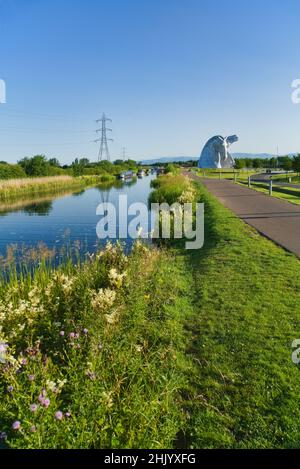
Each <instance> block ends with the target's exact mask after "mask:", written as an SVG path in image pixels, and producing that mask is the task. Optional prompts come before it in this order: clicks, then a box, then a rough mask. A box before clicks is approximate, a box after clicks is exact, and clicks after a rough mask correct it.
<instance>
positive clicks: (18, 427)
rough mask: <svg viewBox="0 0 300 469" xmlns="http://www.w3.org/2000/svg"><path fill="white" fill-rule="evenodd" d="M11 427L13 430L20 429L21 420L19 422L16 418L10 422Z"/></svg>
mask: <svg viewBox="0 0 300 469" xmlns="http://www.w3.org/2000/svg"><path fill="white" fill-rule="evenodd" d="M11 428H12V429H13V430H20V428H21V422H19V420H16V421H15V422H14V423H13V424H12V426H11Z"/></svg>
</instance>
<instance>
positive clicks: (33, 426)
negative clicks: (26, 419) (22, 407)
mask: <svg viewBox="0 0 300 469" xmlns="http://www.w3.org/2000/svg"><path fill="white" fill-rule="evenodd" d="M30 432H31V433H35V432H36V426H35V425H32V427H30Z"/></svg>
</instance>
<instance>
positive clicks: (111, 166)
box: [0, 155, 138, 179]
mask: <svg viewBox="0 0 300 469" xmlns="http://www.w3.org/2000/svg"><path fill="white" fill-rule="evenodd" d="M137 166H138V163H137V162H136V161H134V160H127V161H123V160H116V161H114V162H113V163H111V162H110V161H101V162H99V163H92V162H90V161H89V160H88V159H87V158H80V159H78V158H76V159H75V160H74V161H73V163H72V164H71V165H61V164H60V162H59V161H58V160H57V159H56V158H51V159H47V158H46V156H45V155H35V156H33V157H26V158H23V159H22V160H20V161H18V164H9V163H7V162H5V161H0V179H16V178H26V177H41V176H59V175H70V176H92V175H102V176H105V175H107V176H115V175H117V174H119V173H120V172H122V171H127V170H129V169H131V170H136V169H137Z"/></svg>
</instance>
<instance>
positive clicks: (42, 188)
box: [0, 175, 115, 201]
mask: <svg viewBox="0 0 300 469" xmlns="http://www.w3.org/2000/svg"><path fill="white" fill-rule="evenodd" d="M114 179H115V178H114V177H113V176H110V175H102V176H80V177H76V178H74V177H72V176H51V177H40V178H24V179H9V180H2V181H0V200H1V201H5V200H11V199H15V198H18V197H23V196H35V195H44V194H51V193H53V194H55V193H57V192H59V191H62V190H67V189H79V188H84V187H86V186H89V185H96V184H98V183H106V182H109V181H113V180H114Z"/></svg>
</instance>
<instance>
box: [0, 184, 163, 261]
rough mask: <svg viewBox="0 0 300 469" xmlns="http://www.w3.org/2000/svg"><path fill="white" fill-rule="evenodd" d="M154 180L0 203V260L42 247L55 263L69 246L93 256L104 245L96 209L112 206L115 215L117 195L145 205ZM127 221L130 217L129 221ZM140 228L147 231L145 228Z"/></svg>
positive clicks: (129, 240) (128, 240)
mask: <svg viewBox="0 0 300 469" xmlns="http://www.w3.org/2000/svg"><path fill="white" fill-rule="evenodd" d="M154 178H155V176H153V175H150V176H145V177H143V178H142V179H134V180H132V181H128V182H121V181H117V182H116V183H115V184H114V185H111V186H106V187H102V186H101V187H100V186H99V187H93V188H89V189H86V190H84V191H82V192H79V193H71V194H62V195H59V196H56V197H52V198H51V197H41V198H40V199H36V200H34V201H32V200H31V201H26V200H18V201H15V202H13V203H11V204H10V205H8V204H3V203H0V256H4V257H7V252H8V251H11V250H12V249H13V250H14V251H17V252H18V253H20V252H21V251H22V252H25V251H26V249H29V248H31V249H32V251H34V249H36V248H40V247H41V246H43V247H44V248H46V249H47V248H48V249H51V250H54V248H55V251H56V254H55V256H56V259H59V257H60V256H61V255H62V253H65V252H66V249H67V248H68V249H69V248H70V246H76V249H77V250H79V251H80V253H81V254H85V255H86V254H87V253H93V252H95V251H96V250H97V249H98V248H99V245H103V244H105V243H106V241H107V240H99V239H98V237H97V233H96V226H97V223H98V222H99V220H100V218H101V217H100V216H99V215H97V214H96V209H97V206H98V205H99V204H100V203H104V202H111V203H112V204H114V205H115V206H116V208H117V212H118V200H119V195H120V194H126V195H127V200H128V205H130V204H131V203H134V202H143V203H145V204H147V203H148V197H149V194H150V192H151V187H150V183H151V180H152V179H154ZM130 218H133V217H129V220H128V221H130ZM117 228H118V224H117ZM142 228H143V230H144V231H145V232H146V231H147V226H146V227H142ZM117 232H118V230H117ZM123 241H124V243H125V245H126V247H127V248H130V246H131V245H132V242H133V241H132V240H131V239H129V237H127V238H126V239H124V240H123Z"/></svg>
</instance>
